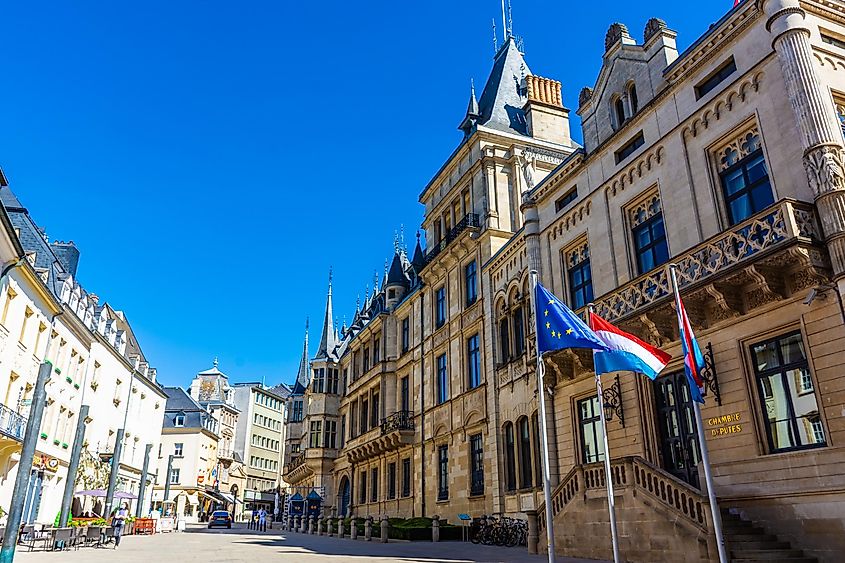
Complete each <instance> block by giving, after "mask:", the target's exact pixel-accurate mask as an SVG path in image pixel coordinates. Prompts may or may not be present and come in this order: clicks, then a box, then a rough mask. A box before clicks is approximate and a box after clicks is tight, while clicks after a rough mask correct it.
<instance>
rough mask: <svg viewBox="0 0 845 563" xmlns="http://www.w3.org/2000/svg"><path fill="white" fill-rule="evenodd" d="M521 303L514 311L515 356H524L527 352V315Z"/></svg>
mask: <svg viewBox="0 0 845 563" xmlns="http://www.w3.org/2000/svg"><path fill="white" fill-rule="evenodd" d="M522 311H523V309H522V306H521V305H520V306H519V307H517V308H516V309H514V312H513V355H514V358H518V357H520V356H522V353H523V352H525V324H524V323H525V317H524V315H523V313H522Z"/></svg>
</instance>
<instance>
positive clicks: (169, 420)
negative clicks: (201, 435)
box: [163, 387, 211, 428]
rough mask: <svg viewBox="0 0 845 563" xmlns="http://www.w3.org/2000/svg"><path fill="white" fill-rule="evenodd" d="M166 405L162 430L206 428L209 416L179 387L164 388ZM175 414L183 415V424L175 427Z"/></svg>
mask: <svg viewBox="0 0 845 563" xmlns="http://www.w3.org/2000/svg"><path fill="white" fill-rule="evenodd" d="M163 389H164V392H165V394H166V395H167V403H166V404H165V407H164V425H163V427H164V428H208V424H207V421H208V419H209V418H211V414H209V412H208V411H207V410H206V409H205V408H204V407H203V406H202V405H200V404H199V403H198V402H196V401H195V400H194V399H193V397H191V396H190V395H189V394H188V393H187V392H186V391H185V390H184V389H182V388H181V387H164V388H163ZM177 414H184V415H185V424H183V425H182V426H178V427H177V426H176V425H175V420H176V415H177Z"/></svg>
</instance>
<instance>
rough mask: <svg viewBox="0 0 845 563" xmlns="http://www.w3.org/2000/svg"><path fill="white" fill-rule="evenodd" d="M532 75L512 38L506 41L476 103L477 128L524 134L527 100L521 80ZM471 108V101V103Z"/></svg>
mask: <svg viewBox="0 0 845 563" xmlns="http://www.w3.org/2000/svg"><path fill="white" fill-rule="evenodd" d="M529 74H531V70H530V69H529V68H528V65H527V64H526V62H525V59H524V58H523V56H522V53H520V52H519V48H518V47H517V46H516V41H514V39H513V37H510V38H508V40H507V41H506V42H505V44H504V45H502V48H501V49H499V52H498V53H496V57H495V58H494V60H493V69H492V70H491V71H490V77H489V78H488V79H487V84H486V85H485V86H484V90H483V91H482V92H481V99H480V100H479V102H478V114H479V118H478V125H483V126H485V127H489V128H491V129H498V130H499V131H505V132H507V133H517V134H519V135H527V134H528V130H527V127H526V122H525V112H524V111H522V107H523V106H524V105H525V103H526V102H527V101H528V98H527V97H526V95H525V85H524V84H523V80H524V78H525V77H526V76H528V75H529ZM470 105H472V101H471V100H470Z"/></svg>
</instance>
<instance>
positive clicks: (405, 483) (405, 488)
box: [402, 457, 411, 497]
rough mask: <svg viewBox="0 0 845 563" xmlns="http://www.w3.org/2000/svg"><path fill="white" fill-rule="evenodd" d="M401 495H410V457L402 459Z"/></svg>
mask: <svg viewBox="0 0 845 563" xmlns="http://www.w3.org/2000/svg"><path fill="white" fill-rule="evenodd" d="M402 496H403V497H409V496H411V458H409V457H406V458H405V459H403V460H402Z"/></svg>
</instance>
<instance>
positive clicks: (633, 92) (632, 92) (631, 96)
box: [628, 83, 640, 115]
mask: <svg viewBox="0 0 845 563" xmlns="http://www.w3.org/2000/svg"><path fill="white" fill-rule="evenodd" d="M628 100H629V101H630V102H631V115H634V114H635V113H637V111H638V110H639V109H640V101H639V100H638V99H637V86H636V84H634V83H631V85H630V86H628Z"/></svg>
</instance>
